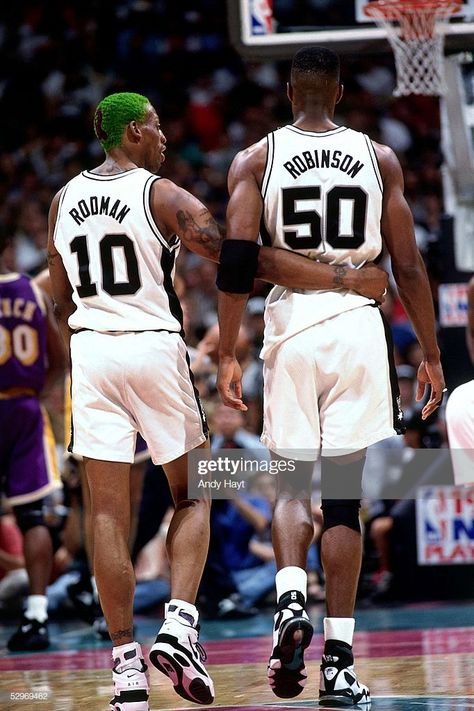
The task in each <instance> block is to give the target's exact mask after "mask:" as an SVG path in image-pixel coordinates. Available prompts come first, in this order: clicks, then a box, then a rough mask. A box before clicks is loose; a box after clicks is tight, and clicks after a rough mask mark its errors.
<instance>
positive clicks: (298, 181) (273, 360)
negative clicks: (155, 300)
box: [217, 46, 444, 706]
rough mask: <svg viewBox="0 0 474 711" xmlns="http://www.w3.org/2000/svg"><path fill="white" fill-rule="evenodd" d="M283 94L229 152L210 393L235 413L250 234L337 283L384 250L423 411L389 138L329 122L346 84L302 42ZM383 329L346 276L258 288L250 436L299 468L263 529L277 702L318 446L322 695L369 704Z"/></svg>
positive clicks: (427, 313)
mask: <svg viewBox="0 0 474 711" xmlns="http://www.w3.org/2000/svg"><path fill="white" fill-rule="evenodd" d="M287 93H288V98H289V100H290V102H291V105H292V112H293V123H292V124H290V125H287V126H284V127H282V128H280V129H278V130H276V131H273V132H272V133H270V134H269V135H268V136H266V137H265V138H263V139H262V140H261V141H259V142H258V143H256V144H254V145H252V146H250V147H249V148H247V149H245V150H243V151H242V152H240V153H239V154H238V155H237V156H236V157H235V159H234V161H233V163H232V165H231V167H230V171H229V178H228V185H229V192H230V201H229V204H228V209H227V238H226V240H225V241H224V243H223V246H222V250H221V258H220V265H219V268H218V277H217V285H218V288H219V304H218V311H219V324H220V358H219V360H220V363H219V373H218V388H219V392H220V394H221V397H222V399H223V401H224V403H225V404H226V405H229V406H230V407H234V408H237V409H245V408H246V406H245V404H244V402H243V400H242V397H243V396H242V387H241V380H240V379H241V370H240V367H239V364H238V362H237V361H236V358H235V342H236V338H237V334H238V331H239V326H240V323H241V320H242V315H243V313H244V310H245V305H246V301H247V297H248V293H249V292H250V291H251V290H252V284H253V278H254V276H255V273H256V264H257V263H258V254H259V251H260V250H261V247H259V245H258V238H259V235H260V237H261V241H262V242H263V244H268V245H272V247H276V248H279V249H284V250H287V253H288V254H289V255H290V254H294V253H298V254H303V255H306V256H308V257H311V258H312V259H314V260H318V261H320V262H324V263H326V264H331V265H333V266H334V267H335V268H336V270H338V271H339V272H340V274H341V277H342V278H345V275H346V274H347V273H351V272H354V271H357V269H358V268H359V267H361V266H362V265H363V264H365V263H367V262H373V261H374V260H375V259H376V258H377V257H378V256H379V255H380V254H381V252H382V249H383V247H385V248H386V249H387V250H388V252H389V254H390V257H391V263H392V269H393V274H394V277H395V280H396V283H397V286H398V290H399V294H400V298H401V300H402V302H403V305H404V306H405V309H406V311H407V313H408V315H409V317H410V319H411V321H412V323H413V326H414V328H415V331H416V334H417V337H418V340H419V342H420V346H421V348H422V350H423V361H422V362H421V364H420V367H419V369H418V392H417V397H418V399H419V400H420V399H421V398H422V397H423V395H424V392H425V387H426V386H427V385H429V386H430V388H431V392H430V395H429V399H428V402H427V403H426V405H425V406H424V408H423V417H424V418H426V417H427V416H428V415H430V414H431V412H433V410H434V409H435V408H436V407H438V405H439V403H440V402H441V398H442V391H443V388H444V379H443V372H442V368H441V364H440V352H439V348H438V345H437V342H436V329H435V316H434V309H433V304H432V298H431V292H430V288H429V283H428V279H427V275H426V270H425V267H424V263H423V260H422V257H421V255H420V253H419V252H418V249H417V246H416V242H415V237H414V230H413V220H412V216H411V213H410V210H409V207H408V205H407V203H406V201H405V198H404V195H403V176H402V171H401V167H400V164H399V162H398V160H397V158H396V156H395V155H394V153H393V151H392V150H391V149H390V148H388V147H387V146H383V145H380V144H378V143H375V142H374V141H371V140H370V139H369V137H368V136H366V135H365V134H363V133H360V132H358V131H353V130H351V129H349V128H347V127H345V126H338V125H337V124H336V123H335V122H334V112H335V107H336V104H337V103H338V102H339V101H340V100H341V98H342V93H343V87H342V85H341V83H340V68H339V58H338V56H337V55H336V54H335V53H334V52H332V51H331V50H328V49H326V48H324V47H317V46H311V47H305V48H302V49H301V50H299V51H298V52H297V53H296V54H295V56H294V58H293V62H292V67H291V76H290V82H289V84H288V90H287ZM236 271H237V272H238V274H239V279H238V280H237V279H236V278H235V272H236ZM388 332H389V331H388V328H387V326H386V325H385V323H384V320H383V317H382V313H381V311H380V309H379V308H378V304H377V303H375V302H374V300H373V299H370V298H365V297H364V296H361V295H360V294H356V293H354V292H353V291H352V290H351V289H350V288H349V289H347V288H346V287H345V286H344V285H343V284H342V283H341V284H340V289H338V290H332V291H328V290H326V289H324V288H323V289H320V288H318V289H317V290H315V289H311V288H310V289H292V288H286V287H283V288H282V287H280V286H275V287H274V288H273V290H272V291H271V292H270V294H269V296H268V297H267V301H266V308H265V333H264V344H263V349H262V353H261V356H262V358H263V360H264V428H263V435H262V441H263V443H264V444H265V445H266V446H267V447H268V448H269V449H270V450H271V451H272V452H273V453H274V456H275V457H279V458H280V459H282V460H284V459H285V458H286V459H294V460H298V464H299V466H298V467H297V471H296V472H295V475H291V474H290V473H285V471H284V467H282V468H281V472H280V473H279V474H278V484H277V486H278V499H277V503H276V506H275V511H274V516H273V524H272V538H273V546H274V549H275V556H276V562H277V569H278V572H277V575H276V591H277V600H278V603H277V610H276V614H275V624H274V634H273V649H272V652H271V655H270V660H269V663H268V672H267V673H268V680H269V683H270V686H271V688H272V690H273V691H274V693H275V694H276V695H277V696H279V697H283V698H290V697H293V696H296V695H297V694H299V693H301V691H302V689H303V687H304V685H305V683H306V671H305V664H304V650H305V649H306V648H307V647H308V645H309V644H310V642H311V638H312V634H313V628H312V625H311V623H310V621H309V619H308V615H307V613H306V611H305V603H306V593H307V577H306V572H305V569H306V559H307V552H308V547H309V545H310V544H311V542H312V540H313V519H312V515H311V500H310V493H311V477H312V473H313V470H314V462H315V461H316V460H318V459H319V458H320V457H321V455H322V459H321V472H322V474H321V487H322V511H323V515H324V528H323V533H322V539H321V555H322V563H323V567H324V572H325V580H326V601H327V617H326V618H325V619H324V639H325V644H324V651H323V657H322V663H321V674H320V685H319V703H320V704H321V705H328V706H333V705H348V706H352V705H366V706H367V705H368V704H369V703H370V693H369V690H368V688H367V687H366V686H365V685H364V684H361V683H360V682H359V681H358V679H357V676H356V674H355V672H354V666H353V662H354V659H353V653H352V642H353V632H354V624H355V621H354V617H353V614H354V605H355V598H356V591H357V582H358V578H359V573H360V567H361V550H362V545H361V530H360V523H359V507H360V497H361V479H362V470H363V466H364V458H365V450H366V448H367V447H368V446H369V445H370V444H373V443H374V442H377V441H380V440H383V439H385V438H387V437H390V436H391V435H394V434H396V433H401V432H402V426H403V414H402V412H401V411H400V408H399V405H398V400H397V399H398V390H397V385H396V378H395V373H394V369H393V359H392V348H391V344H390V343H389V342H388Z"/></svg>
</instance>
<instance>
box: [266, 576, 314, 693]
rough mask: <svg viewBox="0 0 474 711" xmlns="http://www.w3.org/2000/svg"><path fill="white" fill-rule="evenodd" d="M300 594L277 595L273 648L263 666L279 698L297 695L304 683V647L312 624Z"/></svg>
mask: <svg viewBox="0 0 474 711" xmlns="http://www.w3.org/2000/svg"><path fill="white" fill-rule="evenodd" d="M304 603H305V600H304V595H302V593H300V592H298V591H295V590H292V591H290V592H287V593H285V594H284V595H282V596H281V598H280V600H279V601H278V606H277V609H276V612H275V616H274V625H273V651H272V653H271V656H270V660H269V662H268V668H267V676H268V683H269V684H270V687H271V689H272V691H273V693H274V694H275V696H278V697H280V698H281V699H291V698H293V697H294V696H298V694H301V692H302V691H303V689H304V687H305V685H306V678H307V674H306V669H305V665H304V656H303V655H304V650H305V649H306V647H308V646H309V644H310V642H311V639H312V637H313V626H312V624H311V622H310V621H309V618H308V615H307V614H306V610H305V609H304Z"/></svg>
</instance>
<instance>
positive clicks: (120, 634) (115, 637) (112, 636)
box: [110, 627, 133, 646]
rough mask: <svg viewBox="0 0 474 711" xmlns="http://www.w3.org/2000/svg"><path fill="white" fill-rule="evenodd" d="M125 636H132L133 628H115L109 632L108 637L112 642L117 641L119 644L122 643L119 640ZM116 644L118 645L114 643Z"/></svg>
mask: <svg viewBox="0 0 474 711" xmlns="http://www.w3.org/2000/svg"><path fill="white" fill-rule="evenodd" d="M125 637H132V638H133V629H132V628H131V627H129V628H128V629H126V630H117V631H116V632H110V639H111V640H112V642H118V643H119V644H124V643H123V642H121V640H123V639H124V638H125ZM115 646H118V645H115Z"/></svg>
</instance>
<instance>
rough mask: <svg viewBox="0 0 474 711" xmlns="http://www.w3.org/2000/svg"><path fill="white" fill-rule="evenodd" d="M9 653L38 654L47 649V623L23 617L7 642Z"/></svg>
mask: <svg viewBox="0 0 474 711" xmlns="http://www.w3.org/2000/svg"><path fill="white" fill-rule="evenodd" d="M7 647H8V649H9V651H10V652H39V651H41V650H42V649H47V648H48V647H49V635H48V625H47V622H38V620H31V619H29V618H28V617H25V616H24V615H23V619H22V621H21V625H20V626H19V627H18V629H17V631H16V632H15V633H14V634H13V635H12V636H11V637H10V639H9V640H8V642H7Z"/></svg>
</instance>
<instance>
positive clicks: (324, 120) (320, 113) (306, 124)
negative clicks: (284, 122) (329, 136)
mask: <svg viewBox="0 0 474 711" xmlns="http://www.w3.org/2000/svg"><path fill="white" fill-rule="evenodd" d="M293 126H296V127H297V128H301V129H302V130H303V131H317V132H323V131H331V130H332V129H333V128H337V124H335V123H334V120H333V112H332V111H329V109H328V108H327V106H325V105H324V104H321V105H317V106H311V107H301V106H298V107H297V106H295V107H294V108H293Z"/></svg>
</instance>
